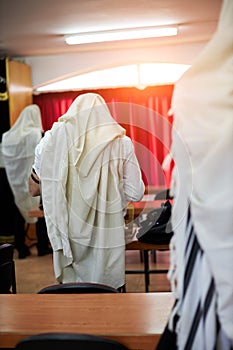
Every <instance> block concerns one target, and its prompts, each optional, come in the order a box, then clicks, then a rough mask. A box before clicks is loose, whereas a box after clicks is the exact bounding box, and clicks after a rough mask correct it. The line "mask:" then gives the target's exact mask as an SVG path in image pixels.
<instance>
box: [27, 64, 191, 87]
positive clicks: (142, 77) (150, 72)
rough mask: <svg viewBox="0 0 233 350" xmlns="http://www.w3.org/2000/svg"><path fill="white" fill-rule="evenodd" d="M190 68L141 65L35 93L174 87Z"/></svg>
mask: <svg viewBox="0 0 233 350" xmlns="http://www.w3.org/2000/svg"><path fill="white" fill-rule="evenodd" d="M189 67H190V66H189V65H183V64H172V63H141V64H133V65H128V66H120V67H114V68H110V69H104V70H99V71H94V72H90V73H85V74H80V75H77V76H74V77H71V78H68V79H64V80H62V81H58V82H54V83H51V84H48V85H44V86H41V87H38V88H36V89H35V90H34V92H49V91H72V90H88V89H101V88H102V89H106V88H117V87H130V86H131V87H132V86H134V87H138V88H140V89H142V88H145V87H146V86H153V85H162V84H173V83H175V82H176V81H177V80H178V79H179V78H180V77H181V76H182V75H183V73H184V72H185V71H186V70H187V69H188V68H189Z"/></svg>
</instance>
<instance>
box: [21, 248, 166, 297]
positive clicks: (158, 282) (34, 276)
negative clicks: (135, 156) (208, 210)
mask: <svg viewBox="0 0 233 350" xmlns="http://www.w3.org/2000/svg"><path fill="white" fill-rule="evenodd" d="M30 250H31V255H30V256H29V257H27V258H26V259H21V260H19V259H18V258H17V254H16V255H15V268H16V282H17V293H36V292H38V291H39V290H40V289H41V288H43V287H46V286H48V285H51V284H55V283H56V281H55V279H54V273H53V261H52V254H50V255H46V256H42V257H38V256H37V250H36V247H35V246H32V247H31V248H30ZM156 257H157V264H156V265H155V264H154V262H153V254H152V253H150V267H151V268H152V269H155V267H156V268H160V269H161V268H162V269H167V268H168V266H169V252H168V251H166V252H157V253H156ZM142 268H143V263H142V262H141V261H140V253H139V251H127V252H126V269H127V270H129V269H142ZM126 291H127V292H135V293H139V292H145V285H144V275H143V274H133V275H131V274H127V275H126ZM149 291H150V292H163V291H164V292H168V291H170V284H169V281H168V279H167V276H166V274H151V275H150V287H149Z"/></svg>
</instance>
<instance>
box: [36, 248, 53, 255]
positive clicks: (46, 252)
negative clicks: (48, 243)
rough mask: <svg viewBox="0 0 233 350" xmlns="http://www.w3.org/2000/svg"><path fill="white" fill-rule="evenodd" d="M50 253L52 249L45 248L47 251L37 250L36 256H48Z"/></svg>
mask: <svg viewBox="0 0 233 350" xmlns="http://www.w3.org/2000/svg"><path fill="white" fill-rule="evenodd" d="M52 252H53V250H52V248H47V249H43V250H39V251H38V256H44V255H48V254H51V253H52Z"/></svg>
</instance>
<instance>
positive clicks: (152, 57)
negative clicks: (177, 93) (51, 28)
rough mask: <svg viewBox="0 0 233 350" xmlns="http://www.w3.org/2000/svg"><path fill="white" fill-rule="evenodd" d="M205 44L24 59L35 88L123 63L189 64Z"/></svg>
mask: <svg viewBox="0 0 233 350" xmlns="http://www.w3.org/2000/svg"><path fill="white" fill-rule="evenodd" d="M204 45H205V43H204V42H203V43H201V42H197V43H191V44H185V43H184V44H181V45H176V44H174V45H170V46H163V47H159V46H156V47H144V48H132V49H124V50H109V51H89V52H76V53H69V54H60V55H54V56H53V55H51V56H30V57H25V58H24V62H25V63H27V64H28V65H30V66H31V69H32V85H33V87H38V86H42V85H45V84H47V83H51V82H54V81H57V80H61V79H63V78H67V77H70V76H74V75H77V74H82V73H86V72H90V71H93V70H98V69H104V68H110V67H115V66H120V65H126V64H133V63H141V62H166V63H183V64H192V62H193V60H194V59H195V58H196V56H197V55H198V54H199V52H200V51H201V50H202V48H203V47H204Z"/></svg>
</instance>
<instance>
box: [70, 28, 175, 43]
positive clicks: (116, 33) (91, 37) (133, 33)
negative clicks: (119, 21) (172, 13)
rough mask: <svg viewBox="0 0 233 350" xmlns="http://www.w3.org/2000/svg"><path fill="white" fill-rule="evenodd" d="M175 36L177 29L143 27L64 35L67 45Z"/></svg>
mask: <svg viewBox="0 0 233 350" xmlns="http://www.w3.org/2000/svg"><path fill="white" fill-rule="evenodd" d="M177 34H178V28H177V27H143V28H129V29H119V30H107V31H101V32H88V33H80V34H72V35H65V41H66V43H67V44H69V45H80V44H90V43H100V42H106V41H117V40H132V39H146V38H158V37H164V36H174V35H177Z"/></svg>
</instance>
